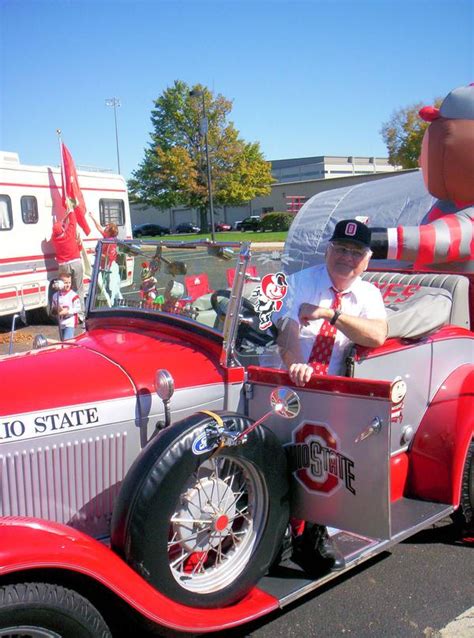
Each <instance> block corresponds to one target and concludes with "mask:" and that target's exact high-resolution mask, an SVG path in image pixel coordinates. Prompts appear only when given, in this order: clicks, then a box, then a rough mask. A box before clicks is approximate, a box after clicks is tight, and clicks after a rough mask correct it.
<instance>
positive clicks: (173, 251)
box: [0, 240, 474, 637]
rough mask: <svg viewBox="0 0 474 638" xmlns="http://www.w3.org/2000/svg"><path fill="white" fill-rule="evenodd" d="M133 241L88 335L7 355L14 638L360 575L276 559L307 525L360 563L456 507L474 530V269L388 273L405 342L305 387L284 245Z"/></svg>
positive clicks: (229, 622)
mask: <svg viewBox="0 0 474 638" xmlns="http://www.w3.org/2000/svg"><path fill="white" fill-rule="evenodd" d="M107 243H110V240H107V241H104V242H102V243H101V244H100V246H99V247H98V250H99V251H103V250H104V247H105V246H106V245H107ZM117 250H118V253H119V255H121V259H120V260H119V262H118V263H120V264H122V266H121V269H122V272H121V278H122V280H123V281H124V282H125V283H126V282H127V280H128V281H130V278H132V279H133V283H132V284H131V285H128V286H127V285H126V286H125V287H121V288H120V287H118V288H117V287H116V286H115V287H113V286H112V285H111V282H110V277H111V270H110V269H108V267H107V260H106V259H104V260H103V259H101V258H100V254H99V255H98V257H97V258H96V259H95V266H94V272H93V276H92V283H91V287H90V296H89V300H88V311H87V319H86V330H85V332H84V333H83V334H81V335H80V336H77V337H76V338H74V339H71V340H69V341H66V342H63V343H52V344H49V345H46V346H44V347H38V348H34V349H33V350H31V351H30V352H28V353H22V354H13V355H10V356H4V357H1V358H0V378H1V379H2V400H1V407H0V409H1V419H0V468H1V479H0V480H1V494H2V499H1V518H0V547H1V550H0V552H1V557H0V601H1V602H0V634H2V635H5V633H4V632H8V631H11V632H12V633H14V634H18V633H19V634H21V635H22V636H23V635H25V636H39V635H41V636H50V637H51V636H58V635H59V636H66V637H76V636H110V635H112V634H113V633H114V632H115V631H116V628H117V627H118V626H123V625H124V623H126V618H127V617H128V612H133V613H134V615H135V617H139V618H142V619H143V620H144V621H146V622H147V623H149V624H151V625H152V626H154V627H164V628H171V629H174V630H178V631H182V632H189V633H203V632H208V631H217V630H225V629H228V628H230V627H234V626H236V625H239V624H243V623H245V622H248V621H250V620H252V619H255V618H258V617H261V616H263V615H265V614H268V613H269V612H271V611H273V610H277V609H278V608H280V607H283V606H285V605H286V604H288V603H290V602H292V601H294V600H295V599H297V598H298V597H300V596H302V595H304V594H306V593H307V592H309V591H311V590H313V589H315V588H317V587H319V586H320V585H321V584H323V583H326V582H328V581H329V580H331V579H332V578H336V577H337V576H338V575H339V574H341V572H337V573H336V572H329V573H326V574H323V575H321V577H319V578H314V577H310V576H309V575H308V574H306V573H305V572H304V570H303V569H301V568H300V567H298V566H297V565H294V564H292V563H291V562H288V561H287V562H286V563H285V567H286V568H285V569H282V568H281V566H280V567H279V566H278V564H276V563H277V562H278V556H279V551H280V548H281V545H282V541H283V538H284V535H285V531H286V530H287V526H288V521H289V517H290V515H292V516H296V517H298V518H301V519H305V520H308V521H313V522H318V523H322V524H325V525H328V526H331V527H332V528H333V537H334V540H335V542H336V543H337V544H338V547H339V549H340V550H341V552H342V553H343V554H344V556H345V560H346V568H345V570H344V571H343V572H342V573H344V572H345V571H347V570H350V569H351V568H352V567H354V566H355V565H358V564H360V563H361V562H363V561H364V560H366V559H368V558H371V557H373V556H374V555H375V554H377V553H380V552H383V551H386V550H388V549H389V548H390V547H391V546H392V545H393V544H395V543H398V542H400V541H401V540H403V539H405V538H406V537H408V536H410V535H412V534H414V533H416V532H417V531H419V530H420V529H422V528H424V527H427V526H429V525H431V524H432V523H433V522H435V521H437V520H439V519H441V518H443V517H445V516H447V515H449V514H452V515H453V516H454V517H456V518H457V520H458V521H459V522H460V523H461V525H464V526H467V525H472V521H473V506H474V487H473V476H474V469H473V453H474V443H473V426H474V356H473V353H474V333H473V331H472V328H473V324H472V318H473V317H474V303H473V300H474V294H473V289H474V288H473V287H474V279H473V276H472V275H466V276H464V275H459V274H446V273H435V274H433V273H415V272H406V273H405V272H396V271H389V270H387V271H379V272H376V271H374V272H370V273H366V275H365V276H366V277H368V278H369V279H371V280H373V281H374V282H376V283H377V285H379V287H380V288H381V289H382V292H383V294H384V297H385V298H386V300H387V303H388V304H390V306H391V310H392V316H393V317H391V318H390V338H389V339H388V340H387V342H386V343H385V345H384V346H382V347H380V348H377V349H375V350H371V351H369V350H367V349H365V350H364V349H361V348H355V349H354V350H353V351H352V352H350V353H348V358H347V366H346V370H345V371H344V374H341V375H340V376H327V377H318V378H314V379H312V380H311V381H310V383H309V384H308V385H307V386H306V387H304V388H295V387H293V386H292V384H291V382H290V381H289V378H288V376H287V374H286V372H285V370H284V369H282V366H281V364H280V362H279V353H278V348H277V345H276V343H275V328H274V326H273V324H272V321H271V314H272V312H273V311H274V310H276V309H277V307H278V304H275V303H273V305H272V303H271V302H272V301H273V302H275V298H274V297H273V298H270V297H269V296H268V295H267V296H265V287H264V285H263V282H264V281H265V277H267V278H268V277H270V278H275V277H276V276H277V275H278V277H276V279H274V280H275V281H278V282H280V284H281V282H282V281H283V279H282V278H281V275H283V276H284V272H285V268H286V266H287V264H286V263H285V259H284V256H283V258H282V255H281V254H280V252H278V251H273V250H272V249H266V250H265V251H260V252H254V253H253V254H251V252H250V246H249V244H245V243H244V244H232V243H216V244H213V243H209V242H193V241H190V242H171V241H169V242H167V241H156V242H151V241H149V242H146V241H144V242H140V241H138V240H133V241H119V242H117ZM106 254H107V253H105V255H106ZM101 264H102V270H100V268H101ZM293 267H294V264H293ZM300 267H302V268H303V267H304V263H302V264H301V265H300ZM113 290H114V291H115V292H114V293H113V294H112V291H113ZM284 294H285V291H284V290H283V288H282V289H281V296H283V295H284ZM38 345H40V344H38ZM43 345H44V344H43Z"/></svg>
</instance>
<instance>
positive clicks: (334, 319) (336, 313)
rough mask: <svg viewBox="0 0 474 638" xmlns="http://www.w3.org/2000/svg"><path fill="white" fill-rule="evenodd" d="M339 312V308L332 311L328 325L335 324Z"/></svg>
mask: <svg viewBox="0 0 474 638" xmlns="http://www.w3.org/2000/svg"><path fill="white" fill-rule="evenodd" d="M340 314H341V311H340V310H335V311H334V314H333V316H332V319H331V320H330V322H329V325H330V326H334V325H336V321H337V320H338V319H339V316H340Z"/></svg>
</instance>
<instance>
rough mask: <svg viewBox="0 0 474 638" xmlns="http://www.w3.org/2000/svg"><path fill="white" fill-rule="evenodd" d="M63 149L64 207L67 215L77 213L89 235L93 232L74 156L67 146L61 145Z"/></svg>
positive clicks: (83, 228)
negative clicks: (88, 221) (88, 220)
mask: <svg viewBox="0 0 474 638" xmlns="http://www.w3.org/2000/svg"><path fill="white" fill-rule="evenodd" d="M61 149H62V160H63V161H62V170H61V178H62V187H63V198H62V201H63V206H64V208H65V209H66V213H70V212H71V211H74V212H75V213H76V218H77V223H78V224H79V226H80V227H81V228H82V230H83V231H84V232H85V234H86V235H88V234H89V233H90V232H91V229H90V228H89V224H88V223H87V220H86V203H85V202H84V197H83V195H82V192H81V188H80V186H79V180H78V179H77V173H76V167H75V166H74V160H73V159H72V155H71V153H70V152H69V150H68V149H67V147H66V145H65V144H63V143H61Z"/></svg>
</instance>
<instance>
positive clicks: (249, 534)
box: [168, 456, 268, 594]
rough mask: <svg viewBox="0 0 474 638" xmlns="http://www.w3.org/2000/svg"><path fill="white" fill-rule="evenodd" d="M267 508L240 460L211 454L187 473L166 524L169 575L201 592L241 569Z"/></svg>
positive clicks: (255, 478)
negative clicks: (184, 483)
mask: <svg viewBox="0 0 474 638" xmlns="http://www.w3.org/2000/svg"><path fill="white" fill-rule="evenodd" d="M267 510H268V495H267V492H266V487H265V484H264V481H263V478H262V476H261V475H260V474H259V473H258V472H257V471H256V469H255V468H254V467H253V466H252V465H250V464H249V463H248V462H246V461H245V460H242V459H238V460H234V459H227V458H226V457H225V456H216V457H213V458H211V459H210V460H208V461H206V462H204V463H203V464H202V465H200V466H199V468H198V469H197V471H196V472H194V473H193V475H192V477H191V478H190V480H189V482H188V484H187V485H186V486H185V490H184V491H183V493H182V494H181V495H180V497H179V501H178V504H177V508H176V510H175V512H174V513H173V515H172V516H171V520H170V534H169V535H170V540H169V542H168V558H169V565H170V569H171V572H172V574H173V576H174V578H175V579H176V581H177V582H178V583H180V585H181V586H182V587H184V588H185V589H187V590H189V591H193V592H196V593H201V594H207V593H211V592H214V591H218V590H219V589H222V588H223V587H226V586H227V585H229V584H230V583H232V582H233V581H234V580H235V579H236V578H238V576H239V574H240V573H242V571H243V570H244V569H245V567H246V565H247V563H248V562H249V560H250V556H251V555H252V551H253V549H254V547H255V543H256V541H257V539H258V538H260V537H261V535H262V531H263V527H264V525H265V521H266V516H267Z"/></svg>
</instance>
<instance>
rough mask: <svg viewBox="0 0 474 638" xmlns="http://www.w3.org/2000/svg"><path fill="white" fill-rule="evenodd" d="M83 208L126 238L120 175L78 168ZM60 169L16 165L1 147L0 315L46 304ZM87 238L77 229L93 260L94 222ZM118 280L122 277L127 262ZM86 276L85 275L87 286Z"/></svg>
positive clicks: (59, 211) (54, 270) (59, 213)
mask: <svg viewBox="0 0 474 638" xmlns="http://www.w3.org/2000/svg"><path fill="white" fill-rule="evenodd" d="M77 175H78V180H79V186H80V187H81V190H82V193H83V195H84V200H85V204H86V208H87V210H88V211H91V212H93V213H94V215H95V217H96V218H97V219H99V221H100V223H101V225H102V226H105V224H107V223H108V222H115V223H116V224H117V226H118V228H119V235H118V236H119V238H120V239H131V237H132V229H131V223H130V208H129V203H128V195H127V186H126V183H125V180H124V178H123V177H122V176H121V175H117V174H113V173H107V172H102V171H101V172H99V171H93V170H87V171H86V170H78V171H77ZM61 194H62V189H61V169H60V167H59V166H28V165H23V164H20V159H19V156H18V154H17V153H11V152H6V151H0V316H2V315H9V314H12V313H15V312H17V311H19V310H21V309H22V307H24V308H25V309H26V310H29V309H33V308H45V309H46V308H47V307H48V299H49V295H50V284H51V281H52V280H53V279H55V278H56V277H57V275H58V267H57V263H56V260H55V252H54V246H53V244H52V241H51V231H52V226H53V223H54V222H55V221H57V220H61V219H62V217H63V215H64V209H63V206H62V203H61ZM89 225H90V228H91V233H90V235H89V236H88V237H86V236H85V235H84V233H82V231H80V232H81V236H82V240H83V242H84V246H85V248H86V250H87V253H88V255H89V258H90V260H91V261H93V257H94V253H95V247H96V244H97V240H98V239H100V238H101V236H100V233H99V232H98V231H97V229H96V227H95V225H94V224H93V223H92V221H91V223H90V224H89ZM123 266H125V267H124V268H123V269H122V278H123V279H124V280H127V279H129V278H130V277H131V274H132V273H131V272H130V273H129V272H127V271H128V268H127V267H126V264H123ZM88 284H89V277H87V276H85V278H84V285H85V290H87V287H88Z"/></svg>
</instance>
